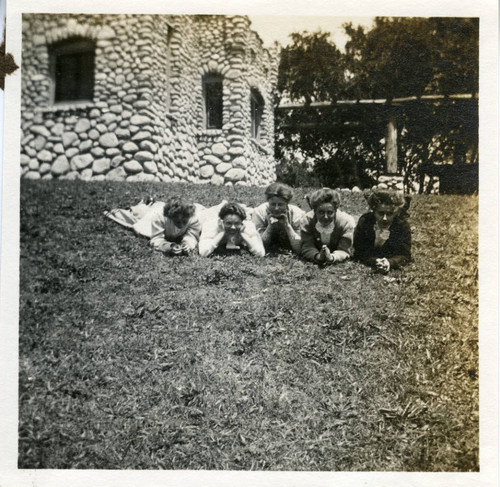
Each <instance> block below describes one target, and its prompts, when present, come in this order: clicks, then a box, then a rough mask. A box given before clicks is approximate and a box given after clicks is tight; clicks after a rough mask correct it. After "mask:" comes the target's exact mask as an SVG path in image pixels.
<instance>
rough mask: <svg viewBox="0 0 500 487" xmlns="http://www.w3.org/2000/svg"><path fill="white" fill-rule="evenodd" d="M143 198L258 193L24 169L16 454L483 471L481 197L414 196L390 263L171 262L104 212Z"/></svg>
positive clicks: (66, 462) (103, 463) (108, 460)
mask: <svg viewBox="0 0 500 487" xmlns="http://www.w3.org/2000/svg"><path fill="white" fill-rule="evenodd" d="M305 193H306V190H297V191H296V198H295V201H296V202H298V203H299V204H301V206H303V207H304V208H306V207H307V206H306V203H303V199H302V197H303V195H304V194H305ZM148 194H155V195H156V196H157V197H158V198H159V199H162V198H165V197H166V195H167V194H187V195H189V196H190V197H191V198H192V199H193V200H194V201H197V202H199V203H202V204H204V205H206V206H209V205H213V204H216V203H219V202H220V201H221V199H223V198H225V199H233V198H235V199H238V200H239V201H241V202H244V203H246V204H248V205H250V206H254V205H257V204H259V203H261V202H262V200H263V189H262V188H243V187H242V188H236V189H235V188H228V187H211V186H195V185H184V184H170V185H166V184H164V185H160V184H154V183H134V184H130V183H129V184H126V183H84V182H81V181H59V182H49V181H47V182H45V181H44V182H36V181H22V183H21V262H20V273H21V289H20V336H19V342H20V351H19V355H20V356H19V361H20V376H19V394H20V396H19V468H54V469H58V468H80V469H87V468H92V469H104V468H105V469H232V470H241V469H242V470H345V471H354V470H358V471H362V470H364V471H372V470H385V471H478V469H479V452H478V445H479V444H478V428H479V426H478V423H479V417H478V386H479V379H478V342H477V338H478V333H477V332H478V329H477V328H478V287H477V260H478V247H477V243H478V242H477V223H478V198H477V196H451V195H450V196H425V195H421V196H414V198H413V201H412V205H411V208H410V223H411V226H412V229H413V256H414V262H413V263H412V264H410V265H409V266H408V267H407V268H406V269H405V270H404V271H402V272H394V273H392V274H391V276H390V277H391V278H390V279H387V278H384V276H381V275H378V274H374V273H373V272H372V271H371V270H370V269H369V268H367V267H364V266H362V265H361V264H358V263H356V262H347V263H344V264H340V265H338V266H334V267H331V268H325V269H319V268H317V267H316V266H314V265H312V264H310V263H306V262H302V261H301V260H299V259H297V258H295V257H292V256H287V255H279V256H268V257H265V258H262V259H259V258H255V257H251V256H247V255H243V256H226V257H213V258H201V257H194V258H187V257H181V258H166V257H164V256H163V255H162V254H160V253H158V252H155V251H153V250H152V249H151V248H150V247H149V246H148V242H147V240H145V239H142V238H140V237H136V236H135V235H133V234H132V233H131V232H129V231H127V230H126V229H124V228H122V227H120V226H119V225H117V224H116V223H114V222H112V221H110V220H108V219H106V218H105V217H103V216H102V212H103V211H104V210H106V209H111V208H113V207H128V206H130V205H131V204H133V203H135V202H137V201H138V200H139V199H141V197H143V196H147V195H148ZM343 209H344V210H345V211H348V212H349V213H351V214H352V215H354V216H356V217H359V216H360V215H361V214H362V213H363V212H365V211H366V210H367V206H366V204H365V202H364V199H363V196H362V195H360V194H353V195H351V194H348V195H347V196H344V202H343Z"/></svg>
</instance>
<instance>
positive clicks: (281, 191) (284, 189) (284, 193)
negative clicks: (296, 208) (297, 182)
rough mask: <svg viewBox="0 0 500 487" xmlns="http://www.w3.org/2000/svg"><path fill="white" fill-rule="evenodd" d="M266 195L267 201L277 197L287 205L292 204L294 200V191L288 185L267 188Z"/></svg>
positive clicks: (278, 184)
mask: <svg viewBox="0 0 500 487" xmlns="http://www.w3.org/2000/svg"><path fill="white" fill-rule="evenodd" d="M265 195H266V199H267V200H269V199H270V198H272V197H273V196H277V197H278V198H282V199H284V200H285V201H286V202H287V203H290V201H291V199H292V198H293V190H292V188H290V186H287V185H286V184H283V183H273V184H271V185H269V186H268V187H267V188H266V191H265Z"/></svg>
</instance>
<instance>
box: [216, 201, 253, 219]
mask: <svg viewBox="0 0 500 487" xmlns="http://www.w3.org/2000/svg"><path fill="white" fill-rule="evenodd" d="M227 215H236V216H239V217H240V218H241V220H242V221H243V220H245V218H246V217H247V214H246V212H245V210H244V209H243V208H242V207H241V206H240V205H239V204H238V203H226V204H225V205H224V206H223V207H222V208H221V209H220V211H219V218H220V219H221V220H223V219H224V217H226V216H227Z"/></svg>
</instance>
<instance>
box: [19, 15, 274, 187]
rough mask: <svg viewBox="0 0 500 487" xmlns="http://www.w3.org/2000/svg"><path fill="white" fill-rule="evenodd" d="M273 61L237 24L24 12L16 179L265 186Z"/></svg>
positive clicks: (243, 22)
mask: <svg viewBox="0 0 500 487" xmlns="http://www.w3.org/2000/svg"><path fill="white" fill-rule="evenodd" d="M277 57H278V56H277V54H276V53H274V52H271V51H269V50H266V49H264V48H263V46H262V41H261V40H260V38H259V36H258V35H257V33H255V32H254V31H252V30H251V28H250V20H249V19H248V18H247V17H245V16H223V15H83V14H82V15H76V14H57V15H56V14H24V15H23V55H22V113H21V124H22V141H21V165H22V177H24V178H30V179H38V178H41V179H52V178H60V179H62V178H65V179H84V180H95V181H100V180H118V181H123V180H127V181H164V182H169V181H190V182H196V183H212V184H238V185H250V184H251V185H265V184H268V183H269V182H271V181H273V180H274V179H275V161H274V158H273V154H274V133H273V131H274V115H273V92H274V89H275V86H276V80H277V69H278V59H277Z"/></svg>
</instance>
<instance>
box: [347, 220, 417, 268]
mask: <svg viewBox="0 0 500 487" xmlns="http://www.w3.org/2000/svg"><path fill="white" fill-rule="evenodd" d="M374 226H375V215H374V214H373V213H372V212H370V213H365V214H364V215H362V216H361V217H360V218H359V221H358V224H357V226H356V229H355V230H354V258H355V259H356V260H359V261H361V262H363V263H364V264H366V265H370V266H375V260H376V259H381V258H383V257H385V258H386V259H387V260H388V261H389V262H390V264H391V269H397V268H398V267H402V266H404V265H406V264H408V262H410V260H411V230H410V225H408V222H407V220H406V218H405V217H401V216H399V217H396V218H395V219H394V221H393V222H392V225H391V226H390V228H389V230H390V232H391V233H390V235H389V238H388V239H387V241H386V242H385V243H384V245H382V247H379V248H375V246H374V244H375V229H374Z"/></svg>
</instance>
